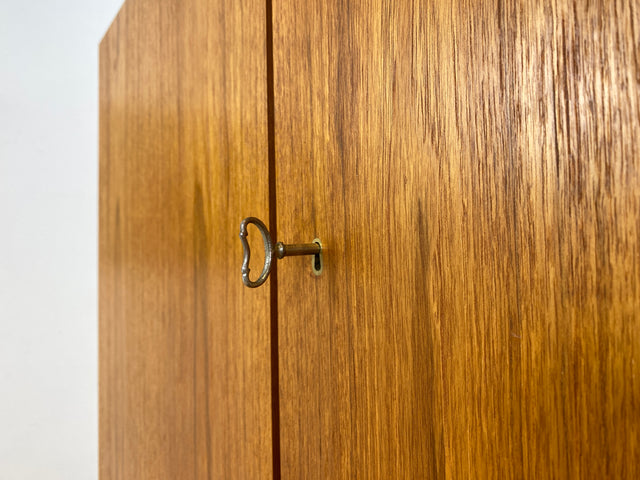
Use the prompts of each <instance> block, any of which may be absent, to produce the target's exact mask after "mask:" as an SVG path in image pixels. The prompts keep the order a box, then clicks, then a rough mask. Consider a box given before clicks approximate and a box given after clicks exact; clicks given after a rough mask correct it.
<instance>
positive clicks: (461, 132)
mask: <svg viewBox="0 0 640 480" xmlns="http://www.w3.org/2000/svg"><path fill="white" fill-rule="evenodd" d="M639 12H640V8H638V6H637V4H634V2H622V1H611V2H595V3H594V2H590V3H584V2H577V3H576V2H569V1H567V0H557V1H542V2H524V3H523V2H514V1H500V0H497V1H483V2H464V1H457V0H445V1H441V0H440V1H435V0H429V1H426V2H415V1H399V2H386V1H382V0H371V1H362V2H343V1H339V0H310V1H304V2H300V1H295V0H273V62H274V64H273V68H274V70H273V71H274V93H275V96H274V106H275V149H276V151H275V161H276V178H275V181H276V185H277V195H276V197H277V198H276V200H277V201H276V206H277V219H278V221H277V230H278V237H279V240H282V241H285V242H286V241H308V240H311V239H313V238H315V237H319V238H320V239H321V241H322V242H323V245H324V249H325V265H324V273H323V275H322V276H320V277H317V278H316V277H314V276H313V274H312V273H311V268H310V266H309V261H308V259H305V258H298V259H295V258H293V259H287V260H285V261H283V262H281V263H280V264H279V266H278V316H279V317H278V326H279V330H278V335H279V352H280V353H279V355H280V356H279V364H280V371H279V381H280V407H281V408H280V438H281V469H282V477H283V478H305V479H313V478H317V479H328V478H332V479H333V478H385V479H386V478H452V479H460V478H637V477H638V476H639V475H640V471H639V469H640V441H639V439H640V241H639V238H640V220H639V219H640V178H639V175H640V118H639V114H640V111H639V98H640V95H639V94H640V88H639V82H640V70H639V64H640V60H639V59H640V45H639V40H638V38H639V37H638V36H637V35H638V32H640V17H639V15H640V13H639Z"/></svg>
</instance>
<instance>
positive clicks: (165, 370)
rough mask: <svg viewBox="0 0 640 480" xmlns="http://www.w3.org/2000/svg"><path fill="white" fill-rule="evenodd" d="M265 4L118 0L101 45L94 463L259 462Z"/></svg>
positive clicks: (181, 467)
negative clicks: (250, 238) (258, 246)
mask: <svg viewBox="0 0 640 480" xmlns="http://www.w3.org/2000/svg"><path fill="white" fill-rule="evenodd" d="M265 16H266V14H265V5H264V2H261V1H252V0H243V1H238V2H226V1H222V0H215V1H204V0H186V1H184V0H181V1H178V0H171V1H155V0H127V2H126V4H125V5H124V7H123V8H122V10H121V12H120V13H119V15H118V17H117V19H116V20H115V21H114V23H113V25H112V26H111V28H110V29H109V31H108V33H107V34H106V36H105V38H104V40H103V41H102V43H101V46H100V249H99V251H100V329H99V334H100V478H101V479H102V480H110V479H122V480H133V479H135V480H141V479H153V480H157V479H169V480H175V479H204V478H207V479H209V478H220V479H231V478H237V479H248V478H260V479H262V478H270V477H271V474H272V453H271V452H272V448H271V384H270V382H271V372H270V355H271V354H270V346H269V322H270V313H269V305H270V304H269V285H268V284H267V285H265V286H263V287H262V288H261V289H257V290H248V289H245V288H244V287H243V285H242V281H241V277H240V264H241V254H242V249H241V246H240V242H239V240H238V228H239V225H240V221H241V220H242V218H243V216H248V215H255V216H258V217H261V218H268V216H269V209H268V182H267V178H268V175H267V172H268V159H267V95H266V92H267V82H266V61H265V55H266V53H265V48H266V47H265Z"/></svg>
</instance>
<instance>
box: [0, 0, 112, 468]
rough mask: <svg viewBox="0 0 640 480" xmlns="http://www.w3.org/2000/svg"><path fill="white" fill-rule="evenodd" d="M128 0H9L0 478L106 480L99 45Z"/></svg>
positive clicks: (2, 131)
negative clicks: (101, 408)
mask: <svg viewBox="0 0 640 480" xmlns="http://www.w3.org/2000/svg"><path fill="white" fill-rule="evenodd" d="M121 3H122V0H101V1H98V0H56V1H52V0H0V480H30V479H38V480H44V479H46V480H56V479H65V480H67V479H73V480H75V479H79V480H83V479H95V478H97V460H98V438H97V434H98V424H97V421H98V420H97V419H98V414H97V398H98V397H97V388H98V380H97V213H98V211H97V208H98V207H97V186H98V183H97V182H98V169H97V166H98V43H99V42H100V39H101V38H102V36H103V35H104V33H105V32H106V30H107V28H108V26H109V24H110V23H111V20H112V19H113V18H114V17H115V15H116V13H117V11H118V9H119V7H120V5H121Z"/></svg>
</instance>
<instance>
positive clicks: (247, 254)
mask: <svg viewBox="0 0 640 480" xmlns="http://www.w3.org/2000/svg"><path fill="white" fill-rule="evenodd" d="M250 223H253V224H254V225H255V226H256V227H258V230H260V233H261V234H262V240H263V242H264V267H263V268H262V273H261V274H260V276H259V277H258V279H257V280H256V281H255V282H252V281H251V280H250V279H249V272H250V271H251V269H250V268H249V259H250V258H251V249H250V248H249V242H248V241H247V236H248V235H249V234H248V232H247V225H249V224H250ZM240 241H241V242H242V248H243V249H244V257H243V260H242V282H243V283H244V284H245V285H246V286H247V287H251V288H255V287H259V286H260V285H262V284H263V283H264V282H266V281H267V278H268V277H269V274H270V273H271V264H272V262H273V255H274V250H273V242H272V241H271V235H269V230H267V226H266V225H265V224H264V223H263V222H262V220H260V219H259V218H256V217H247V218H245V219H244V220H243V221H242V223H241V224H240Z"/></svg>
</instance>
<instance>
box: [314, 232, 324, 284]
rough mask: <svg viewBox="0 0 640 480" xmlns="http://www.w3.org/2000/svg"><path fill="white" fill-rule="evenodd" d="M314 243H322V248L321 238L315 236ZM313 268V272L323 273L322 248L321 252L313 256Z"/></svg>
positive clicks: (316, 273)
mask: <svg viewBox="0 0 640 480" xmlns="http://www.w3.org/2000/svg"><path fill="white" fill-rule="evenodd" d="M313 243H317V244H318V245H320V248H322V242H321V241H320V239H319V238H315V239H314V240H313ZM311 268H312V270H313V273H314V274H315V275H316V276H318V275H320V274H321V273H322V268H323V260H322V250H320V253H316V254H315V255H314V256H313V257H312V258H311Z"/></svg>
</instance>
